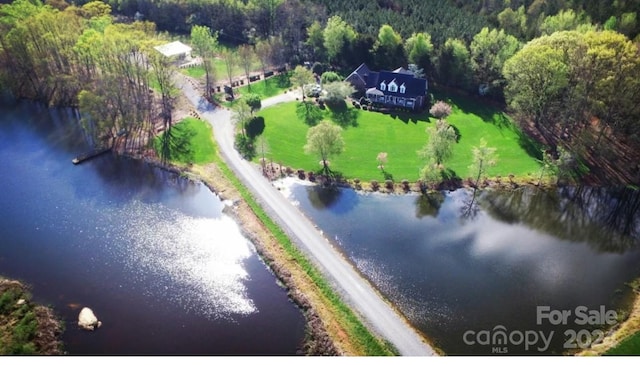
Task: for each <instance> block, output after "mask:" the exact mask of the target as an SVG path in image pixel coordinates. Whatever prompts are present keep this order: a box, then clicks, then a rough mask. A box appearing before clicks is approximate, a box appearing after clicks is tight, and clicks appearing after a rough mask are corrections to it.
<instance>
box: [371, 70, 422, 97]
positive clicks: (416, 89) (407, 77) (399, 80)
mask: <svg viewBox="0 0 640 365" xmlns="http://www.w3.org/2000/svg"><path fill="white" fill-rule="evenodd" d="M377 79H378V80H377V84H375V87H380V84H381V83H383V82H384V83H385V84H387V85H389V83H390V82H392V81H395V83H396V85H398V86H400V85H403V84H404V86H405V87H406V93H404V94H402V93H400V89H398V92H391V91H389V89H388V88H387V90H385V92H384V93H385V95H393V96H423V95H425V94H426V93H427V80H426V79H422V78H416V77H414V76H413V74H407V73H397V72H393V71H380V72H379V73H378V78H377ZM372 87H373V86H372Z"/></svg>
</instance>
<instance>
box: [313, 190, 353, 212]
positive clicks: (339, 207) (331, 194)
mask: <svg viewBox="0 0 640 365" xmlns="http://www.w3.org/2000/svg"><path fill="white" fill-rule="evenodd" d="M306 190H307V195H308V199H309V202H310V203H311V205H312V206H313V207H314V208H316V209H317V210H325V209H328V210H331V211H332V212H334V213H337V214H344V213H347V212H349V211H351V210H352V209H353V208H355V206H356V205H358V195H357V193H356V192H355V191H353V190H351V189H342V188H338V187H334V186H328V187H323V186H312V187H309V188H307V189H306Z"/></svg>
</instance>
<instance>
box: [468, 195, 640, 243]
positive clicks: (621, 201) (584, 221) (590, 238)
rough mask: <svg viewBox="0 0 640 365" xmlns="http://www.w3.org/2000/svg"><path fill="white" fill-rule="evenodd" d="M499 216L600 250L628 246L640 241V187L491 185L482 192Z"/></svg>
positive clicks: (486, 203) (492, 212) (491, 210)
mask: <svg viewBox="0 0 640 365" xmlns="http://www.w3.org/2000/svg"><path fill="white" fill-rule="evenodd" d="M480 202H481V205H482V206H483V208H484V209H485V210H486V211H487V212H488V213H489V214H490V215H491V216H493V217H494V218H496V219H499V220H501V221H504V222H508V223H522V224H525V225H527V226H530V227H531V228H534V229H538V230H541V231H544V232H547V233H550V234H552V235H554V236H556V237H558V238H561V239H566V240H570V241H579V242H588V243H589V244H591V245H592V246H593V247H595V248H596V249H598V250H599V251H605V252H620V253H622V252H624V251H626V250H627V249H629V248H632V247H635V246H636V245H637V244H638V242H640V191H637V190H633V189H629V188H624V187H620V188H593V187H584V186H581V187H568V188H562V189H558V190H557V191H543V190H540V189H529V188H523V189H518V190H515V191H512V192H498V191H493V192H490V191H487V192H484V193H483V194H482V196H481V197H480Z"/></svg>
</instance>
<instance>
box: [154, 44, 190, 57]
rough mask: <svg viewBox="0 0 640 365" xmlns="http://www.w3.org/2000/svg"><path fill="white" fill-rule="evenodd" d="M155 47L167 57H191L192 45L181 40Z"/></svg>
mask: <svg viewBox="0 0 640 365" xmlns="http://www.w3.org/2000/svg"><path fill="white" fill-rule="evenodd" d="M153 48H155V50H156V51H158V52H160V53H162V54H163V55H164V56H165V57H176V58H177V59H189V58H191V47H189V46H187V45H186V44H184V43H182V42H180V41H175V42H171V43H167V44H163V45H161V46H156V47H153Z"/></svg>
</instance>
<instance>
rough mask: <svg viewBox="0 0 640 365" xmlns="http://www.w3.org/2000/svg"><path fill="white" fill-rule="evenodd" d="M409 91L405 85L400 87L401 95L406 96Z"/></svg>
mask: <svg viewBox="0 0 640 365" xmlns="http://www.w3.org/2000/svg"><path fill="white" fill-rule="evenodd" d="M406 91H407V88H406V87H405V86H404V84H402V85H400V94H404V93H405V92H406Z"/></svg>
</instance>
